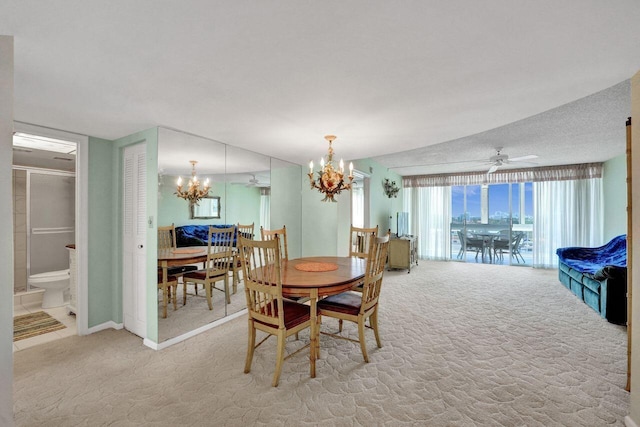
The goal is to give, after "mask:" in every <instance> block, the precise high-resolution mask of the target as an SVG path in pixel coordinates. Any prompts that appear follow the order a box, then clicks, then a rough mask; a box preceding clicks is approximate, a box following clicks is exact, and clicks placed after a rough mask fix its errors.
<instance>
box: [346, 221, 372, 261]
mask: <svg viewBox="0 0 640 427" xmlns="http://www.w3.org/2000/svg"><path fill="white" fill-rule="evenodd" d="M371 236H373V237H378V226H377V225H376V226H375V227H370V228H359V227H354V226H353V224H351V232H350V233H349V256H355V257H358V258H366V257H367V255H368V253H367V251H368V250H369V241H370V240H371Z"/></svg>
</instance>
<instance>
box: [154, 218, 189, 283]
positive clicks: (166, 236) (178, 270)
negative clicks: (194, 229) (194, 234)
mask: <svg viewBox="0 0 640 427" xmlns="http://www.w3.org/2000/svg"><path fill="white" fill-rule="evenodd" d="M172 249H177V241H176V227H175V225H174V224H171V225H163V226H159V227H158V250H159V251H162V250H172ZM197 269H198V267H197V266H195V265H180V266H177V267H169V269H168V270H167V272H168V273H169V275H170V276H176V277H178V278H179V277H180V276H182V275H183V274H184V273H186V272H188V271H194V270H197Z"/></svg>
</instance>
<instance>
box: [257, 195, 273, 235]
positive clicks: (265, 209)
mask: <svg viewBox="0 0 640 427" xmlns="http://www.w3.org/2000/svg"><path fill="white" fill-rule="evenodd" d="M260 226H261V227H263V228H264V229H266V230H271V194H270V193H269V192H262V193H261V194H260ZM254 238H257V237H254Z"/></svg>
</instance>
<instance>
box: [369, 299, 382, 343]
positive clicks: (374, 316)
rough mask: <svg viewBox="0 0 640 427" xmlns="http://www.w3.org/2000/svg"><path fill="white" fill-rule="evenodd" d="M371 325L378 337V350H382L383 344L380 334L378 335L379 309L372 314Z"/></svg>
mask: <svg viewBox="0 0 640 427" xmlns="http://www.w3.org/2000/svg"><path fill="white" fill-rule="evenodd" d="M369 325H370V326H371V329H373V334H374V335H375V336H376V344H378V348H382V342H381V341H380V334H378V307H377V306H376V309H375V310H374V311H373V313H371V317H370V318H369Z"/></svg>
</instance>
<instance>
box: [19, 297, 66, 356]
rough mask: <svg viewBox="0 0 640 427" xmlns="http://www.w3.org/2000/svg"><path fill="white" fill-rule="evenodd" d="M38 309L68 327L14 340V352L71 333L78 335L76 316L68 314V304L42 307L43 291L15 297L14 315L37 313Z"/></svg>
mask: <svg viewBox="0 0 640 427" xmlns="http://www.w3.org/2000/svg"><path fill="white" fill-rule="evenodd" d="M36 311H44V312H47V313H48V314H49V315H50V316H51V317H53V318H55V319H57V320H58V321H60V322H61V323H62V324H64V325H65V326H66V328H64V329H61V330H59V331H54V332H49V333H48V334H42V335H38V336H35V337H32V338H26V339H23V340H20V341H14V343H13V352H14V353H15V352H16V351H20V350H24V349H25V348H29V347H33V346H35V345H38V344H43V343H45V342H49V341H54V340H57V339H60V338H65V337H68V336H71V335H77V334H78V329H77V327H76V316H75V315H72V314H67V308H66V306H63V307H55V308H45V309H43V308H42V292H30V293H28V294H22V295H15V296H14V297H13V315H14V316H20V315H22V314H29V313H35V312H36Z"/></svg>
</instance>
